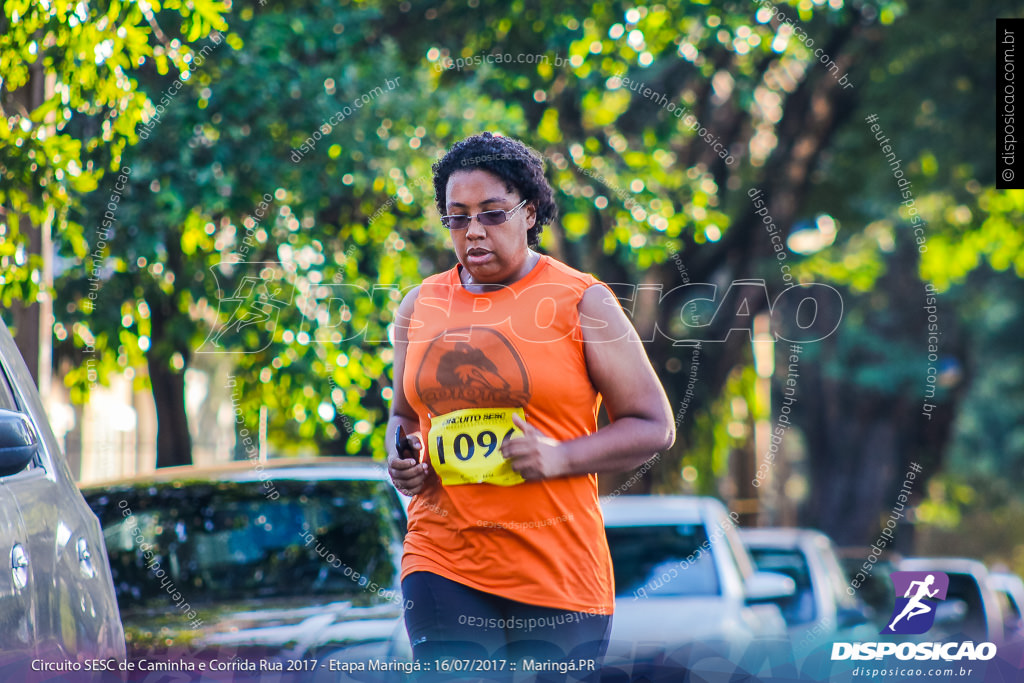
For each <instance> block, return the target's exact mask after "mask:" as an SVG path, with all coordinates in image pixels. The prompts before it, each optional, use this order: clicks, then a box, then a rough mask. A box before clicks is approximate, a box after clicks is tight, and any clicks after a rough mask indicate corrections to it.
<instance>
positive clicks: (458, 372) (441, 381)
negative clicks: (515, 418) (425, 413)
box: [416, 327, 530, 415]
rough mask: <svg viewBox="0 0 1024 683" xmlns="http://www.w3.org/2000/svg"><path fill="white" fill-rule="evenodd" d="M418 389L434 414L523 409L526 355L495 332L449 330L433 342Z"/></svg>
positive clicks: (418, 376) (527, 379)
mask: <svg viewBox="0 0 1024 683" xmlns="http://www.w3.org/2000/svg"><path fill="white" fill-rule="evenodd" d="M416 390H417V391H418V392H419V395H420V398H421V399H422V400H423V403H424V404H425V405H426V406H427V409H428V410H429V411H430V413H431V414H432V415H444V414H445V413H450V412H452V411H453V410H461V409H463V408H481V407H517V406H518V407H525V406H526V404H527V403H529V401H530V377H529V375H528V374H527V371H526V364H525V363H523V359H522V356H520V354H519V352H518V351H517V350H516V347H515V346H514V345H513V344H512V342H511V341H509V339H508V338H507V337H506V336H505V335H504V334H502V333H501V332H499V331H497V330H493V329H490V328H485V327H466V328H460V329H455V330H448V331H446V332H445V333H444V334H442V335H439V336H438V337H437V338H436V339H434V340H433V341H431V342H430V346H429V347H427V351H426V353H425V354H424V356H423V363H422V364H421V365H420V367H419V370H418V371H417V373H416Z"/></svg>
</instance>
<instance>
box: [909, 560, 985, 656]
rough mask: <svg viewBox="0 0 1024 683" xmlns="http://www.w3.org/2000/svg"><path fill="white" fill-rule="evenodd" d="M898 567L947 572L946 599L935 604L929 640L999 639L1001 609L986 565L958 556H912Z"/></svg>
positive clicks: (915, 570) (978, 640) (911, 569)
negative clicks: (947, 586)
mask: <svg viewBox="0 0 1024 683" xmlns="http://www.w3.org/2000/svg"><path fill="white" fill-rule="evenodd" d="M897 569H899V571H911V572H927V571H938V572H945V574H946V575H947V576H949V589H948V590H947V592H946V599H945V600H943V601H941V602H940V603H939V604H938V605H937V606H936V608H935V624H934V626H933V627H932V628H931V629H929V631H928V638H929V640H936V641H941V640H950V641H958V642H959V641H965V640H972V641H974V642H976V643H978V642H983V641H990V642H996V643H1000V642H1002V641H1003V612H1002V609H1001V607H1000V605H999V596H998V595H997V594H996V592H995V591H994V590H993V589H992V583H991V580H990V578H989V576H990V575H989V573H988V569H987V568H986V567H985V565H983V564H982V563H981V562H978V561H977V560H970V559H966V558H961V557H932V558H926V557H914V558H908V559H905V560H903V561H901V562H900V563H899V565H898V566H897Z"/></svg>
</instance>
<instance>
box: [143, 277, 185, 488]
mask: <svg viewBox="0 0 1024 683" xmlns="http://www.w3.org/2000/svg"><path fill="white" fill-rule="evenodd" d="M158 296H159V295H158ZM147 299H148V302H149V305H150V311H151V313H150V323H151V325H152V333H153V337H152V338H153V342H154V343H153V346H152V348H150V349H149V352H148V353H147V354H146V365H147V366H148V367H149V381H150V383H151V384H152V386H153V402H154V403H155V404H156V466H157V468H158V469H159V468H161V467H175V466H177V465H191V464H192V435H191V434H190V433H189V428H188V414H187V413H186V412H185V368H187V367H188V349H187V348H186V349H176V348H175V344H174V335H173V333H171V331H170V330H168V329H167V323H168V322H171V321H173V318H172V317H171V315H170V313H171V308H172V306H173V302H171V301H169V300H167V298H166V297H162V296H161V297H159V298H156V297H147ZM175 353H180V354H181V357H182V359H183V361H184V363H183V364H182V368H181V370H176V369H175V368H174V367H172V365H171V360H172V358H173V356H174V354H175Z"/></svg>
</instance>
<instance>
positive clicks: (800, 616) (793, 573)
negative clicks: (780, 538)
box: [750, 548, 817, 624]
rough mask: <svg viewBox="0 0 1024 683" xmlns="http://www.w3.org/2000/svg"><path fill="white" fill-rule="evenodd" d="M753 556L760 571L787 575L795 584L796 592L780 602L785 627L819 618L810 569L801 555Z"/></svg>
mask: <svg viewBox="0 0 1024 683" xmlns="http://www.w3.org/2000/svg"><path fill="white" fill-rule="evenodd" d="M750 555H751V556H752V557H753V558H754V564H756V565H757V568H758V570H759V571H763V572H777V573H779V574H785V575H786V576H788V577H789V578H791V579H793V583H795V584H796V592H795V593H793V595H791V596H789V597H788V598H785V599H784V600H780V601H779V607H780V608H781V609H782V616H783V617H785V619H786V623H788V624H806V623H809V622H811V621H814V620H815V619H816V618H817V616H816V614H817V610H816V609H815V607H814V588H813V586H812V585H811V569H810V567H808V566H807V558H806V557H804V554H803V553H802V552H800V551H799V550H786V549H781V548H751V549H750Z"/></svg>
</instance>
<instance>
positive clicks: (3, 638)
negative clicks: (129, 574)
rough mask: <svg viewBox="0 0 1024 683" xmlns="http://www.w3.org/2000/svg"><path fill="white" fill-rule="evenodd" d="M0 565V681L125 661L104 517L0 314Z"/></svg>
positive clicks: (23, 678) (26, 678)
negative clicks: (86, 494)
mask: <svg viewBox="0 0 1024 683" xmlns="http://www.w3.org/2000/svg"><path fill="white" fill-rule="evenodd" d="M0 563H2V566H0V680H3V681H27V680H35V679H36V678H39V675H36V674H34V673H33V672H38V671H44V670H45V669H43V668H39V667H43V666H50V665H52V664H56V665H60V666H70V665H74V666H81V665H82V664H81V663H82V662H83V661H85V662H89V661H90V660H102V661H103V665H102V666H107V665H108V664H107V663H108V662H109V663H111V664H113V665H115V666H116V664H117V662H118V660H124V659H125V642H124V631H123V629H122V626H121V618H120V616H119V614H118V610H117V599H116V598H115V596H114V585H113V582H112V581H111V575H110V567H109V564H108V561H107V553H106V550H105V549H104V546H103V534H102V533H101V531H100V525H99V522H98V521H97V519H96V515H94V514H93V513H92V511H90V510H89V508H88V506H87V505H86V504H85V500H84V499H83V498H82V494H80V493H79V492H78V489H77V488H76V487H75V482H74V479H73V478H72V476H71V472H70V470H69V469H68V465H67V461H66V460H65V459H64V454H63V453H62V452H61V450H60V446H59V445H58V444H57V440H56V439H55V438H54V436H53V432H52V431H51V430H50V425H49V423H48V422H47V419H46V413H45V412H44V410H43V406H42V403H41V402H40V400H39V394H38V393H37V391H36V386H35V382H34V381H33V379H32V377H31V376H30V375H29V372H28V369H27V368H26V367H25V363H24V361H23V360H22V358H21V354H20V353H19V352H18V349H17V347H16V346H15V345H14V340H13V339H12V338H11V335H10V333H9V332H8V331H7V327H6V326H5V325H4V323H3V321H2V320H0ZM61 670H62V671H63V670H68V669H61ZM40 675H42V676H43V677H45V678H48V679H50V680H55V679H56V678H57V677H58V675H57V674H53V675H52V678H51V676H50V675H46V674H40ZM76 680H78V679H76Z"/></svg>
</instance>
